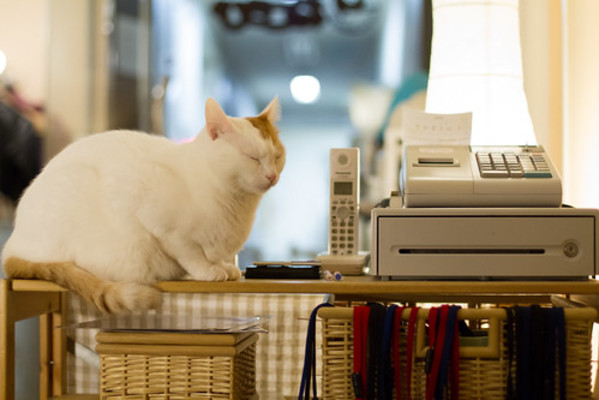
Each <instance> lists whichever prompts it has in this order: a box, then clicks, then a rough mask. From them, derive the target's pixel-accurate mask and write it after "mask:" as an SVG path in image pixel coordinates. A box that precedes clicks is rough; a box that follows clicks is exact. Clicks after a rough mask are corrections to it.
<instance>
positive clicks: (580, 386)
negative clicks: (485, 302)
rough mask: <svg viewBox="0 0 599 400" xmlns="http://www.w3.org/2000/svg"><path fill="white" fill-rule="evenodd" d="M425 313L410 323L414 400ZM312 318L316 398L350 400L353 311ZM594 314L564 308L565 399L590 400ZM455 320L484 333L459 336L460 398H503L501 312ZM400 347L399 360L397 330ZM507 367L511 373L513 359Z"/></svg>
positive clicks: (421, 390)
mask: <svg viewBox="0 0 599 400" xmlns="http://www.w3.org/2000/svg"><path fill="white" fill-rule="evenodd" d="M428 312H429V310H428V309H421V310H420V311H419V313H418V323H417V325H416V339H415V341H414V342H415V343H414V346H415V348H414V361H413V367H412V371H413V372H412V379H411V388H412V392H411V394H412V399H414V400H416V399H424V398H425V391H426V374H425V372H424V356H425V354H426V350H427V347H426V346H427V344H426V338H425V326H424V324H425V321H426V319H427V317H428ZM318 315H319V316H320V317H321V319H322V358H323V367H322V368H323V379H322V386H323V388H322V398H323V399H325V400H327V399H335V400H343V399H347V400H353V399H354V395H353V388H352V383H351V374H352V371H353V335H352V319H353V309H352V308H343V307H340V308H336V307H335V308H333V307H331V308H323V309H321V310H319V312H318ZM595 315H596V311H595V309H593V308H577V309H566V310H565V317H566V351H567V359H566V364H567V366H566V371H567V372H566V373H567V377H566V381H567V387H566V390H567V392H566V393H567V398H568V400H574V399H590V398H591V329H592V323H593V321H594V319H595ZM408 316H409V310H404V312H403V315H402V317H403V318H404V319H405V320H407V319H408ZM458 318H459V319H461V320H468V321H470V325H471V326H472V324H475V325H477V326H482V327H484V329H485V330H486V331H487V336H486V339H485V340H484V343H483V344H482V345H481V343H476V344H475V345H472V346H468V345H466V344H464V343H462V338H460V343H461V346H460V399H485V400H487V399H501V400H503V399H505V396H506V393H505V392H506V386H507V385H506V383H507V374H508V372H507V371H508V364H509V359H508V355H507V346H506V329H505V320H506V312H505V310H503V309H497V308H496V309H462V310H460V311H459V312H458ZM400 343H401V346H400V349H401V350H400V358H403V359H404V360H405V343H406V337H405V331H404V330H402V331H400ZM404 362H405V361H404ZM512 368H513V369H512V370H513V371H515V360H513V364H512ZM404 370H405V368H404ZM404 378H405V376H404ZM556 381H558V380H557V379H556ZM404 386H405V385H404ZM556 386H557V384H556ZM556 390H558V388H557V387H556ZM556 393H558V392H556ZM556 396H557V395H556ZM556 398H558V397H556Z"/></svg>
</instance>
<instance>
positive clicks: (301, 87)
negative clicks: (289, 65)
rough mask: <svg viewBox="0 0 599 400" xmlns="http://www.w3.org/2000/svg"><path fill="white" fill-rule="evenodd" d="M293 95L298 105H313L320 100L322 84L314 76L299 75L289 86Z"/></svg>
mask: <svg viewBox="0 0 599 400" xmlns="http://www.w3.org/2000/svg"><path fill="white" fill-rule="evenodd" d="M289 88H290V89H291V95H292V96H293V99H294V100H295V101H297V102H298V103H302V104H311V103H315V102H317V101H318V99H319V98H320V82H319V81H318V79H317V78H316V77H314V76H312V75H298V76H296V77H294V78H293V79H292V80H291V83H290V84H289Z"/></svg>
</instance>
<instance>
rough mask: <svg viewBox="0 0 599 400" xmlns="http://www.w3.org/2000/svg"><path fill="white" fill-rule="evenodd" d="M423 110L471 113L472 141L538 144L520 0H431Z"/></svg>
mask: <svg viewBox="0 0 599 400" xmlns="http://www.w3.org/2000/svg"><path fill="white" fill-rule="evenodd" d="M426 111H427V112H430V113H447V114H449V113H463V112H472V139H471V143H472V144H474V145H512V144H516V145H517V144H529V145H533V144H536V138H535V134H534V130H533V126H532V121H531V119H530V114H529V113H528V104H527V102H526V96H525V94H524V87H523V80H522V55H521V50H520V27H519V15H518V0H433V39H432V49H431V63H430V72H429V81H428V90H427V97H426Z"/></svg>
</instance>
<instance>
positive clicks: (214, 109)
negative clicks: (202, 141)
mask: <svg viewBox="0 0 599 400" xmlns="http://www.w3.org/2000/svg"><path fill="white" fill-rule="evenodd" d="M206 130H207V131H208V135H210V137H211V138H212V140H215V139H216V138H217V137H218V136H220V135H222V134H226V133H230V132H233V131H235V128H233V125H232V124H231V121H229V117H227V114H225V112H224V111H223V109H222V108H221V107H220V106H219V105H218V103H217V102H216V100H214V99H213V98H212V97H210V98H209V99H208V100H207V101H206Z"/></svg>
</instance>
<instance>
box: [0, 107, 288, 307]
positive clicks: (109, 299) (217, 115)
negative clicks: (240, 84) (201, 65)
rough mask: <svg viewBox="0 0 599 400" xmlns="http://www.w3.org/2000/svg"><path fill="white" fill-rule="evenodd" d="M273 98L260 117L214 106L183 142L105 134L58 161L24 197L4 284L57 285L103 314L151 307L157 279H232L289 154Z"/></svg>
mask: <svg viewBox="0 0 599 400" xmlns="http://www.w3.org/2000/svg"><path fill="white" fill-rule="evenodd" d="M279 115H280V109H279V104H278V100H277V99H276V98H275V99H274V100H273V101H272V102H271V103H270V104H269V105H268V106H267V107H266V108H265V109H264V111H262V113H260V115H258V116H256V117H247V118H233V117H228V116H227V115H226V114H225V113H224V111H223V110H222V109H221V107H220V106H219V105H218V104H217V102H216V101H214V100H213V99H209V100H208V101H207V102H206V126H205V127H204V129H203V130H202V131H201V132H200V134H199V135H198V136H197V138H196V139H195V140H194V141H192V142H189V143H184V144H176V143H173V142H171V141H169V140H168V139H165V138H161V137H156V136H150V135H147V134H145V133H141V132H133V131H111V132H106V133H101V134H96V135H91V136H89V137H86V138H84V139H81V140H78V141H76V142H74V143H73V144H71V145H70V146H68V147H67V148H66V149H64V150H63V151H62V152H61V153H59V154H58V155H57V156H56V157H55V158H53V159H52V160H51V161H50V162H49V163H48V165H47V166H46V167H45V168H44V170H43V171H42V173H40V175H39V176H38V177H37V178H36V179H35V180H34V181H33V182H32V184H31V185H30V186H29V187H28V188H27V190H26V191H25V193H24V194H23V197H22V198H21V200H20V202H19V205H18V207H17V211H16V217H15V226H14V231H13V233H12V235H11V237H10V238H9V239H8V241H7V243H6V245H5V247H4V250H3V253H2V261H3V264H4V271H5V273H6V276H7V277H10V278H37V279H44V280H49V281H53V282H56V283H58V284H59V285H62V286H64V287H66V288H68V289H70V290H72V291H74V292H76V293H78V294H79V295H81V296H82V297H83V298H85V299H86V300H88V301H90V302H91V303H93V304H95V305H96V306H97V307H98V308H99V309H100V310H102V311H104V312H108V313H118V312H126V311H138V310H144V309H149V308H154V307H156V306H157V305H158V303H159V301H160V292H159V291H158V290H157V289H155V288H154V287H152V286H151V285H152V284H153V283H155V282H157V281H160V280H173V279H182V278H189V279H194V280H202V281H224V280H235V279H238V278H239V277H240V271H239V269H238V268H237V267H236V265H235V263H234V258H235V255H236V254H237V253H238V252H239V251H240V250H241V248H242V246H243V244H244V243H245V241H246V240H247V238H248V236H249V234H250V230H251V228H252V224H253V222H254V216H255V212H256V209H257V207H258V203H259V201H260V199H261V197H262V195H263V194H264V193H265V192H266V191H267V190H268V189H270V188H271V187H272V186H273V185H275V184H276V183H277V181H278V180H279V176H280V174H281V171H282V169H283V166H284V164H285V148H284V146H283V144H282V143H281V141H280V140H279V136H278V130H277V128H276V126H275V123H276V122H277V121H278V119H279Z"/></svg>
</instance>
